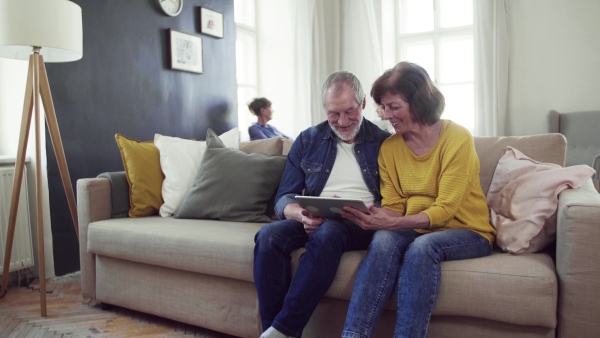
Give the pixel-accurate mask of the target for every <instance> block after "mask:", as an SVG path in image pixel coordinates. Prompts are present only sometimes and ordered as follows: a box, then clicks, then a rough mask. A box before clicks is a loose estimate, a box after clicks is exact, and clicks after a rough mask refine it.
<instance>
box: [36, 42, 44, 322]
mask: <svg viewBox="0 0 600 338" xmlns="http://www.w3.org/2000/svg"><path fill="white" fill-rule="evenodd" d="M33 60H34V66H33V67H34V71H33V74H34V76H33V83H34V84H33V99H34V107H35V199H36V203H35V204H36V209H37V240H38V265H39V267H38V270H39V275H40V276H39V279H40V307H41V312H42V317H46V258H45V253H44V211H43V210H42V209H43V208H42V205H43V204H42V150H41V149H40V148H41V142H40V140H41V137H42V136H41V131H40V129H41V128H40V122H41V121H40V95H39V90H40V68H39V65H40V55H39V54H38V53H34V54H33Z"/></svg>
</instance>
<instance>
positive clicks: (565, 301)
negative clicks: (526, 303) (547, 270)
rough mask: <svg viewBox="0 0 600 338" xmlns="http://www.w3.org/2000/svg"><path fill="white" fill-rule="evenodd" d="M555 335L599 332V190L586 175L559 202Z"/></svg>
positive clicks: (584, 334) (564, 335)
mask: <svg viewBox="0 0 600 338" xmlns="http://www.w3.org/2000/svg"><path fill="white" fill-rule="evenodd" d="M557 216H558V219H557V221H558V229H557V239H556V271H557V274H558V281H559V296H558V329H557V330H558V331H557V332H558V335H557V336H558V337H592V336H595V335H597V334H598V332H600V320H598V318H600V292H599V289H600V194H598V192H597V191H596V189H595V188H594V186H593V183H592V180H591V179H589V180H588V181H586V183H585V184H584V185H583V186H581V187H580V188H578V189H567V190H565V191H563V192H562V193H561V194H560V197H559V202H558V213H557Z"/></svg>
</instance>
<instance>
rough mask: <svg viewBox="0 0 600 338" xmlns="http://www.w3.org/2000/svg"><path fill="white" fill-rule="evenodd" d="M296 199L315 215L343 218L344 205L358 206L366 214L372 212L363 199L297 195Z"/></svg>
mask: <svg viewBox="0 0 600 338" xmlns="http://www.w3.org/2000/svg"><path fill="white" fill-rule="evenodd" d="M296 200H297V201H298V203H299V204H300V205H301V206H302V207H303V208H304V209H306V210H308V212H309V213H310V215H311V216H313V217H320V218H337V219H342V218H343V217H342V215H340V210H341V209H342V208H343V207H344V206H349V207H353V208H356V209H358V210H360V211H362V212H364V213H365V214H369V213H370V212H369V208H367V205H366V204H365V202H363V200H361V199H354V198H334V197H316V196H296Z"/></svg>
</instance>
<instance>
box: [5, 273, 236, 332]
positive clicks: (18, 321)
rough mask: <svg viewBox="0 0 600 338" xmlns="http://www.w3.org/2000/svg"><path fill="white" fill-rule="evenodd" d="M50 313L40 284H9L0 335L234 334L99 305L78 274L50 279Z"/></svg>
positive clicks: (48, 294) (48, 289) (48, 302)
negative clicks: (43, 305) (83, 291)
mask: <svg viewBox="0 0 600 338" xmlns="http://www.w3.org/2000/svg"><path fill="white" fill-rule="evenodd" d="M46 291H47V298H46V299H47V300H46V305H47V316H46V317H44V318H42V317H41V315H40V295H39V288H38V287H37V286H36V285H35V283H33V284H31V285H29V286H28V287H16V286H15V287H9V288H8V293H7V294H6V296H4V297H3V298H1V299H0V337H2V338H3V337H15V338H21V337H203V338H232V336H229V335H226V334H222V333H218V332H214V331H210V330H206V329H203V328H199V327H196V326H191V325H187V324H183V323H178V322H175V321H171V320H167V319H164V318H160V317H156V316H152V315H148V314H143V313H140V312H136V311H132V310H127V309H124V308H120V307H115V306H113V307H110V308H108V309H106V310H103V309H101V304H97V303H95V302H90V301H88V300H84V299H83V298H82V297H81V286H80V282H79V276H78V275H77V274H75V275H71V276H68V277H62V278H55V279H53V280H50V281H48V284H47V286H46Z"/></svg>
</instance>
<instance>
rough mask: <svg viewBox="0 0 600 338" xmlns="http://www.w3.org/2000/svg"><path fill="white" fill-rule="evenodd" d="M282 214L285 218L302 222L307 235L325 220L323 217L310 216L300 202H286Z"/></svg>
mask: <svg viewBox="0 0 600 338" xmlns="http://www.w3.org/2000/svg"><path fill="white" fill-rule="evenodd" d="M283 215H284V216H285V218H287V219H290V218H291V219H295V220H297V221H299V222H302V224H304V231H306V233H307V234H309V235H310V234H312V233H313V232H314V231H315V230H317V229H318V228H319V227H320V226H321V224H323V222H325V221H326V220H327V219H325V218H317V217H312V216H311V215H310V214H309V213H308V210H306V209H304V208H302V207H301V206H300V204H297V203H292V204H288V205H287V206H286V207H285V209H283Z"/></svg>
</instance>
